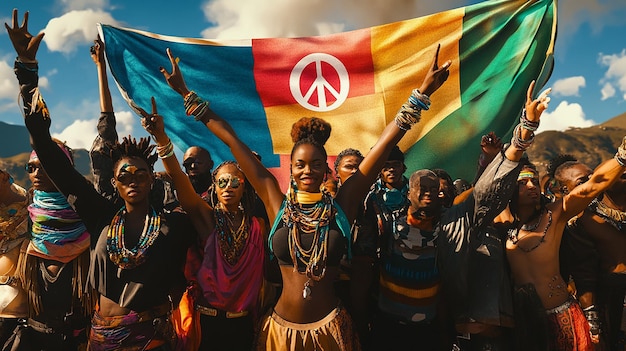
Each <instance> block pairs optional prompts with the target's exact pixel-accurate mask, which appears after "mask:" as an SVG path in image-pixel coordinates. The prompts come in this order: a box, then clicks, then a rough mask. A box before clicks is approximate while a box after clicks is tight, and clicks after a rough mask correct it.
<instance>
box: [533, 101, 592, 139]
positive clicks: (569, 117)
mask: <svg viewBox="0 0 626 351" xmlns="http://www.w3.org/2000/svg"><path fill="white" fill-rule="evenodd" d="M594 124H596V122H594V121H592V120H589V119H586V118H585V112H584V111H583V108H582V106H580V105H579V104H576V103H572V104H570V103H568V102H567V101H562V102H561V103H560V104H559V105H558V106H557V107H556V109H555V110H554V111H553V112H548V111H544V112H543V114H542V115H541V124H540V126H539V129H538V130H537V133H541V132H545V131H546V130H559V131H564V130H567V129H569V128H572V127H578V128H586V127H591V126H593V125H594Z"/></svg>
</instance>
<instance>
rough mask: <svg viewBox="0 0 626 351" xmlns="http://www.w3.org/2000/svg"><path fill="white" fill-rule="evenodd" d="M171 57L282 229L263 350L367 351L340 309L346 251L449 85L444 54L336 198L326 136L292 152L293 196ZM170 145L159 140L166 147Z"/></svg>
mask: <svg viewBox="0 0 626 351" xmlns="http://www.w3.org/2000/svg"><path fill="white" fill-rule="evenodd" d="M167 54H168V56H169V59H170V62H171V64H172V73H171V74H170V73H168V72H167V71H166V70H165V69H164V68H161V72H162V73H163V75H164V77H165V79H166V80H167V82H168V84H169V85H170V87H172V89H174V90H175V91H176V92H178V93H179V94H180V95H181V97H183V99H184V106H185V109H186V111H187V113H188V114H189V115H192V116H194V117H195V119H196V120H198V121H202V123H203V124H205V125H206V127H207V128H208V129H209V130H210V131H211V132H212V133H214V134H215V135H216V136H217V137H218V138H220V140H222V141H223V142H224V143H225V144H226V145H227V146H228V147H229V148H230V150H231V152H232V154H233V155H234V156H235V158H236V159H237V161H238V162H239V164H240V166H241V169H242V170H243V172H244V174H245V175H246V177H247V179H248V180H249V181H250V183H251V184H252V185H253V186H254V188H255V189H256V191H257V193H258V195H259V197H260V198H261V199H262V200H263V203H264V204H265V206H266V209H267V213H268V216H269V219H270V221H272V222H273V223H274V225H273V227H272V230H271V231H270V235H269V238H268V241H269V243H268V244H269V247H270V250H271V251H272V253H273V255H275V256H276V257H277V258H278V261H279V263H280V271H281V275H282V279H283V290H282V292H281V295H280V297H279V298H278V301H277V303H276V306H275V307H274V310H273V311H271V313H269V314H268V315H267V316H266V317H265V318H264V320H263V321H262V323H261V330H260V332H259V339H258V340H257V342H258V345H257V349H258V350H313V349H315V350H320V349H321V350H355V349H360V346H359V343H358V339H357V337H356V334H355V333H354V331H353V328H352V322H351V320H350V317H349V315H348V314H347V312H346V311H345V309H344V308H343V307H342V306H341V305H340V304H339V300H338V299H337V297H336V295H335V291H334V286H333V283H334V281H335V276H336V275H337V272H338V269H339V261H340V259H341V257H342V256H343V254H344V253H345V252H346V251H348V255H349V250H350V245H351V243H352V242H351V238H350V223H352V222H354V219H355V218H356V216H357V212H358V210H359V204H360V203H361V202H362V199H363V198H364V197H365V194H366V193H367V191H368V190H369V187H370V185H371V184H372V183H373V182H374V180H375V179H376V176H377V175H378V172H379V171H380V169H381V167H382V165H383V163H384V162H385V160H386V159H387V155H388V154H389V153H390V152H391V149H392V148H393V146H394V145H396V144H397V143H398V141H399V140H400V139H401V138H402V136H404V134H405V133H406V131H407V130H408V129H410V128H411V126H413V125H414V124H415V123H417V122H418V120H419V117H420V112H421V111H422V110H427V109H428V108H429V106H430V99H429V96H430V95H431V94H432V93H434V92H435V91H436V90H437V89H438V88H439V87H440V86H441V85H442V84H443V83H444V82H445V80H446V79H447V77H448V74H449V72H448V68H449V67H450V64H451V62H450V61H447V62H446V63H444V64H443V65H441V66H440V67H439V66H438V63H437V62H438V61H437V60H438V55H439V48H437V53H436V54H435V55H434V60H433V63H432V65H431V66H430V69H429V71H428V73H427V74H426V77H425V79H424V82H423V83H422V86H421V87H420V89H419V90H418V89H416V90H414V91H413V94H412V95H411V97H410V98H409V100H408V101H407V103H405V104H404V105H403V106H402V108H401V109H400V111H399V112H398V114H397V115H396V117H395V119H394V121H393V122H391V123H390V124H389V125H387V127H386V128H385V130H384V131H383V133H382V135H381V136H380V139H379V140H378V142H377V143H376V145H374V146H373V147H372V149H371V150H370V152H369V153H368V155H367V157H365V158H364V159H363V161H362V162H361V164H360V165H359V169H358V171H357V172H356V173H355V174H354V175H352V176H351V177H350V178H348V180H347V181H346V182H345V183H344V184H343V185H342V186H341V188H339V190H338V192H337V194H336V197H335V198H333V197H332V196H331V195H330V194H328V193H327V192H324V191H321V190H320V187H321V186H322V183H323V182H324V178H325V176H326V175H327V174H328V164H327V154H326V150H325V149H324V143H325V142H326V140H325V139H327V137H326V138H324V137H323V136H324V135H325V133H323V132H322V131H321V130H320V129H319V128H317V127H312V128H303V129H304V130H307V129H308V130H309V131H310V133H301V134H299V135H300V136H299V137H298V139H297V141H296V142H295V144H294V146H293V149H292V152H291V182H290V187H289V191H288V192H287V194H286V195H285V194H284V193H283V191H282V190H281V188H280V186H279V184H278V181H277V180H276V178H275V177H274V176H273V175H272V174H271V173H270V172H269V171H268V170H267V169H266V168H265V167H264V166H263V165H262V164H261V163H260V162H259V161H258V159H257V158H256V157H255V156H254V154H253V153H252V151H251V150H250V148H249V147H248V146H247V145H245V144H244V143H243V142H242V141H241V140H240V139H239V138H238V136H237V134H236V133H235V131H234V130H233V128H232V127H231V126H230V125H229V124H228V123H227V122H226V121H225V120H224V119H222V118H221V117H220V116H218V115H217V114H216V113H215V112H213V111H212V110H211V109H210V108H209V104H208V102H207V101H204V100H202V99H201V98H200V97H199V96H198V95H197V94H196V93H195V92H193V91H190V90H189V89H188V88H187V86H186V84H185V81H184V79H183V76H182V73H181V71H180V69H179V67H178V64H177V62H176V60H175V59H174V57H173V56H172V53H171V51H170V50H169V49H168V50H167ZM315 124H316V123H313V124H311V126H313V125H315ZM300 130H302V128H301V129H300ZM167 141H168V140H165V139H160V138H158V137H157V144H159V145H164V144H166V143H167Z"/></svg>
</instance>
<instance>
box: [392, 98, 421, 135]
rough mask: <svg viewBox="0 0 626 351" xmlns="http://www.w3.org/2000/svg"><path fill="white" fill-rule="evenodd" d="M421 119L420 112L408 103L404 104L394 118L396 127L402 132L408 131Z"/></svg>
mask: <svg viewBox="0 0 626 351" xmlns="http://www.w3.org/2000/svg"><path fill="white" fill-rule="evenodd" d="M420 118H421V110H419V109H416V108H415V107H414V106H412V105H411V104H410V103H408V102H407V103H404V104H403V105H402V106H401V107H400V110H399V111H398V113H397V114H396V117H395V118H394V120H395V122H396V125H397V126H398V128H400V129H402V130H405V131H406V130H409V129H411V127H413V126H414V125H415V124H416V123H417V122H419V120H420Z"/></svg>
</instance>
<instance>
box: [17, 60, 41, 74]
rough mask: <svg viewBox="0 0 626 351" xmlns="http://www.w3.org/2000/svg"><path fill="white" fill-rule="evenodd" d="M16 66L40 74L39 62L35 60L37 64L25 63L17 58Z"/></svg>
mask: <svg viewBox="0 0 626 351" xmlns="http://www.w3.org/2000/svg"><path fill="white" fill-rule="evenodd" d="M28 65H31V67H29V66H28ZM33 65H34V66H33ZM15 66H16V67H19V68H22V69H25V70H27V71H29V72H35V73H36V72H38V71H39V66H38V65H37V60H35V62H24V61H22V60H20V58H19V57H16V58H15Z"/></svg>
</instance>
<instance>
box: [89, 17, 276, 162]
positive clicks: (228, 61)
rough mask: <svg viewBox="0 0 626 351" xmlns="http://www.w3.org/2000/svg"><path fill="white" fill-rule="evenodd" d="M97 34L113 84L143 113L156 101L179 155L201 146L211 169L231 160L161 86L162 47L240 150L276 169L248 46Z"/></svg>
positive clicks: (106, 31)
mask: <svg viewBox="0 0 626 351" xmlns="http://www.w3.org/2000/svg"><path fill="white" fill-rule="evenodd" d="M101 29H102V34H103V38H104V41H105V44H106V45H105V46H106V55H107V60H108V62H109V67H110V68H111V72H112V74H113V76H114V77H115V80H116V81H117V84H118V85H119V86H120V88H121V89H122V90H123V91H125V92H126V94H127V96H128V97H130V98H131V99H132V100H133V101H134V102H135V103H136V104H137V105H138V106H140V107H142V108H143V109H145V110H146V111H148V112H149V111H150V109H151V103H150V98H151V97H152V96H154V97H155V98H156V101H157V106H158V112H159V114H161V115H162V116H163V118H164V122H165V128H166V131H167V132H168V135H169V136H170V138H171V139H172V142H173V143H174V144H175V145H176V146H177V147H178V148H180V149H181V150H183V151H184V150H186V149H187V148H188V147H189V146H194V145H197V146H202V147H204V148H205V149H207V150H209V151H210V152H211V156H212V157H213V159H214V160H215V162H216V164H218V163H220V162H222V161H225V160H233V159H234V157H233V156H232V154H231V153H230V150H229V149H228V147H226V146H225V145H224V143H222V142H221V141H220V140H219V139H218V138H217V137H215V136H214V135H213V134H212V133H211V132H209V131H208V130H207V128H206V127H205V126H204V125H203V124H202V123H201V122H196V121H195V120H194V119H193V118H192V117H189V116H186V115H185V111H184V107H183V100H182V98H181V96H180V95H179V94H178V93H176V92H174V90H172V89H171V88H170V87H169V86H168V85H167V83H166V81H165V78H164V77H163V75H162V74H161V72H160V71H159V67H161V66H162V67H165V68H166V69H167V70H168V72H169V71H171V64H170V62H169V59H168V57H167V54H166V49H167V48H170V49H171V50H172V53H173V54H174V56H175V57H179V58H180V62H179V65H180V68H181V70H182V71H183V72H184V77H185V81H186V83H187V86H188V87H189V88H190V89H193V90H194V91H196V92H197V93H198V95H199V96H201V97H203V98H210V104H211V108H212V109H213V110H214V111H215V112H216V113H217V114H219V115H220V116H222V117H223V118H225V119H226V120H228V122H229V123H230V124H231V125H232V126H233V128H234V129H235V130H236V131H237V133H238V134H239V137H240V138H241V139H242V140H243V142H244V143H246V145H249V146H250V147H251V149H253V150H254V151H257V152H258V153H259V154H261V155H263V163H264V164H265V165H266V166H267V167H278V166H279V165H280V159H279V155H275V154H274V152H273V148H272V141H271V137H270V133H269V128H268V126H267V119H266V116H265V110H264V109H263V105H262V104H261V100H260V99H259V96H258V93H257V91H256V85H255V82H254V75H253V67H254V60H253V57H252V47H250V46H216V45H208V44H207V45H203V44H195V43H189V42H173V41H167V40H163V39H158V38H153V37H150V36H146V35H143V34H141V33H137V32H135V31H130V30H124V29H120V28H115V27H111V26H108V25H101ZM192 58H193V59H192ZM197 58H201V59H200V60H198V59H197ZM181 161H182V160H181Z"/></svg>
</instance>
